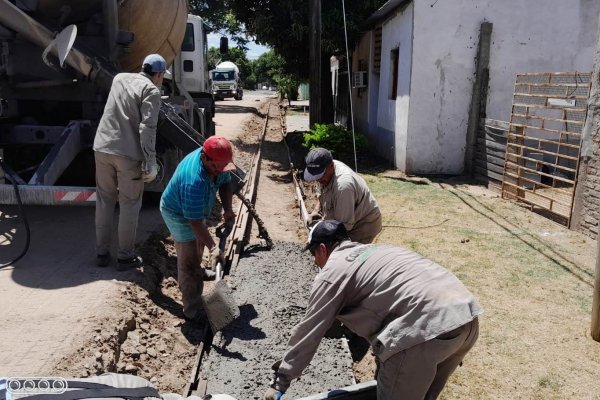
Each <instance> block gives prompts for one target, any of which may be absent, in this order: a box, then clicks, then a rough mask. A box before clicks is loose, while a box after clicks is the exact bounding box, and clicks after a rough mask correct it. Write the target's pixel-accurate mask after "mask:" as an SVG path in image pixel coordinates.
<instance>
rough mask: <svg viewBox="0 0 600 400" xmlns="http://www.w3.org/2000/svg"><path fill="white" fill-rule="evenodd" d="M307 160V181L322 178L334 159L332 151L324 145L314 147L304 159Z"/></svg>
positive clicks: (305, 176) (305, 174) (305, 175)
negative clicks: (323, 146)
mask: <svg viewBox="0 0 600 400" xmlns="http://www.w3.org/2000/svg"><path fill="white" fill-rule="evenodd" d="M304 161H305V162H306V169H305V170H304V180H305V181H316V180H317V179H321V177H323V174H324V173H325V168H327V166H328V165H329V164H331V162H332V161H333V157H332V156H331V152H330V151H329V150H327V149H324V148H322V147H317V148H316V149H312V150H311V151H309V152H308V154H307V155H306V158H305V159H304Z"/></svg>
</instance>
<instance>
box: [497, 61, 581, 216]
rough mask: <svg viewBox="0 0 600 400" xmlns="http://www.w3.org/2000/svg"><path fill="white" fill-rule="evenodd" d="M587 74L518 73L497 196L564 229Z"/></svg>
mask: <svg viewBox="0 0 600 400" xmlns="http://www.w3.org/2000/svg"><path fill="white" fill-rule="evenodd" d="M590 77H591V74H590V73H589V72H586V73H579V72H566V73H528V74H518V75H517V79H516V82H515V93H514V97H513V105H512V115H511V118H510V125H509V130H508V138H507V145H506V155H505V163H504V176H503V180H502V197H503V198H507V199H514V200H517V201H520V202H523V203H525V204H527V205H529V206H530V208H531V209H532V210H534V211H537V212H540V213H542V214H544V215H546V216H548V217H550V218H552V219H554V220H556V221H557V222H560V223H562V224H565V225H567V226H568V225H569V222H570V219H571V210H572V207H573V197H574V194H575V185H576V182H577V169H578V166H579V150H580V145H581V131H582V129H583V124H584V122H585V116H586V109H587V99H588V96H589V92H590V86H591V80H590Z"/></svg>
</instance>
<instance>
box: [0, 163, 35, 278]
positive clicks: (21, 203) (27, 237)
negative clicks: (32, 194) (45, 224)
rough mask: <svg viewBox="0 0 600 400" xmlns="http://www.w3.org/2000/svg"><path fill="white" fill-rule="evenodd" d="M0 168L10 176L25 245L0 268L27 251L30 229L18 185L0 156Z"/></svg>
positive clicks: (10, 263)
mask: <svg viewBox="0 0 600 400" xmlns="http://www.w3.org/2000/svg"><path fill="white" fill-rule="evenodd" d="M0 168H2V170H3V171H4V172H5V173H6V175H8V177H9V178H10V181H11V182H12V185H13V188H14V190H15V196H16V197H17V204H18V207H19V215H20V216H21V220H22V221H23V225H25V233H26V236H25V247H24V248H23V250H22V251H21V254H19V255H18V256H17V257H16V258H15V259H13V260H12V261H10V262H7V263H4V264H0V269H1V268H5V267H8V266H9V265H13V264H15V263H16V262H17V261H19V260H20V259H21V258H23V257H24V256H25V254H27V251H29V243H30V241H31V231H30V229H29V221H28V220H27V217H26V216H25V211H24V210H23V202H22V201H21V194H20V193H19V187H18V186H17V180H16V178H15V177H14V176H13V175H12V173H11V172H10V170H9V169H8V168H6V166H5V164H4V160H3V159H2V158H0Z"/></svg>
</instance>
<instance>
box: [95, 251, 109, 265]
mask: <svg viewBox="0 0 600 400" xmlns="http://www.w3.org/2000/svg"><path fill="white" fill-rule="evenodd" d="M108 264H110V254H108V253H106V254H98V257H96V265H97V266H99V267H100V268H104V267H107V266H108Z"/></svg>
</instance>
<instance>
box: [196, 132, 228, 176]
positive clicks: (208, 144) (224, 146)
mask: <svg viewBox="0 0 600 400" xmlns="http://www.w3.org/2000/svg"><path fill="white" fill-rule="evenodd" d="M202 151H204V153H205V154H206V155H207V156H208V157H209V158H210V159H211V160H212V161H213V162H214V163H215V164H216V165H217V168H219V169H220V170H221V171H223V172H225V171H233V170H235V169H237V167H236V166H235V164H234V163H233V149H232V148H231V142H230V141H229V140H227V139H225V138H224V137H223V136H211V137H209V138H208V139H206V140H205V141H204V144H203V145H202Z"/></svg>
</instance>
